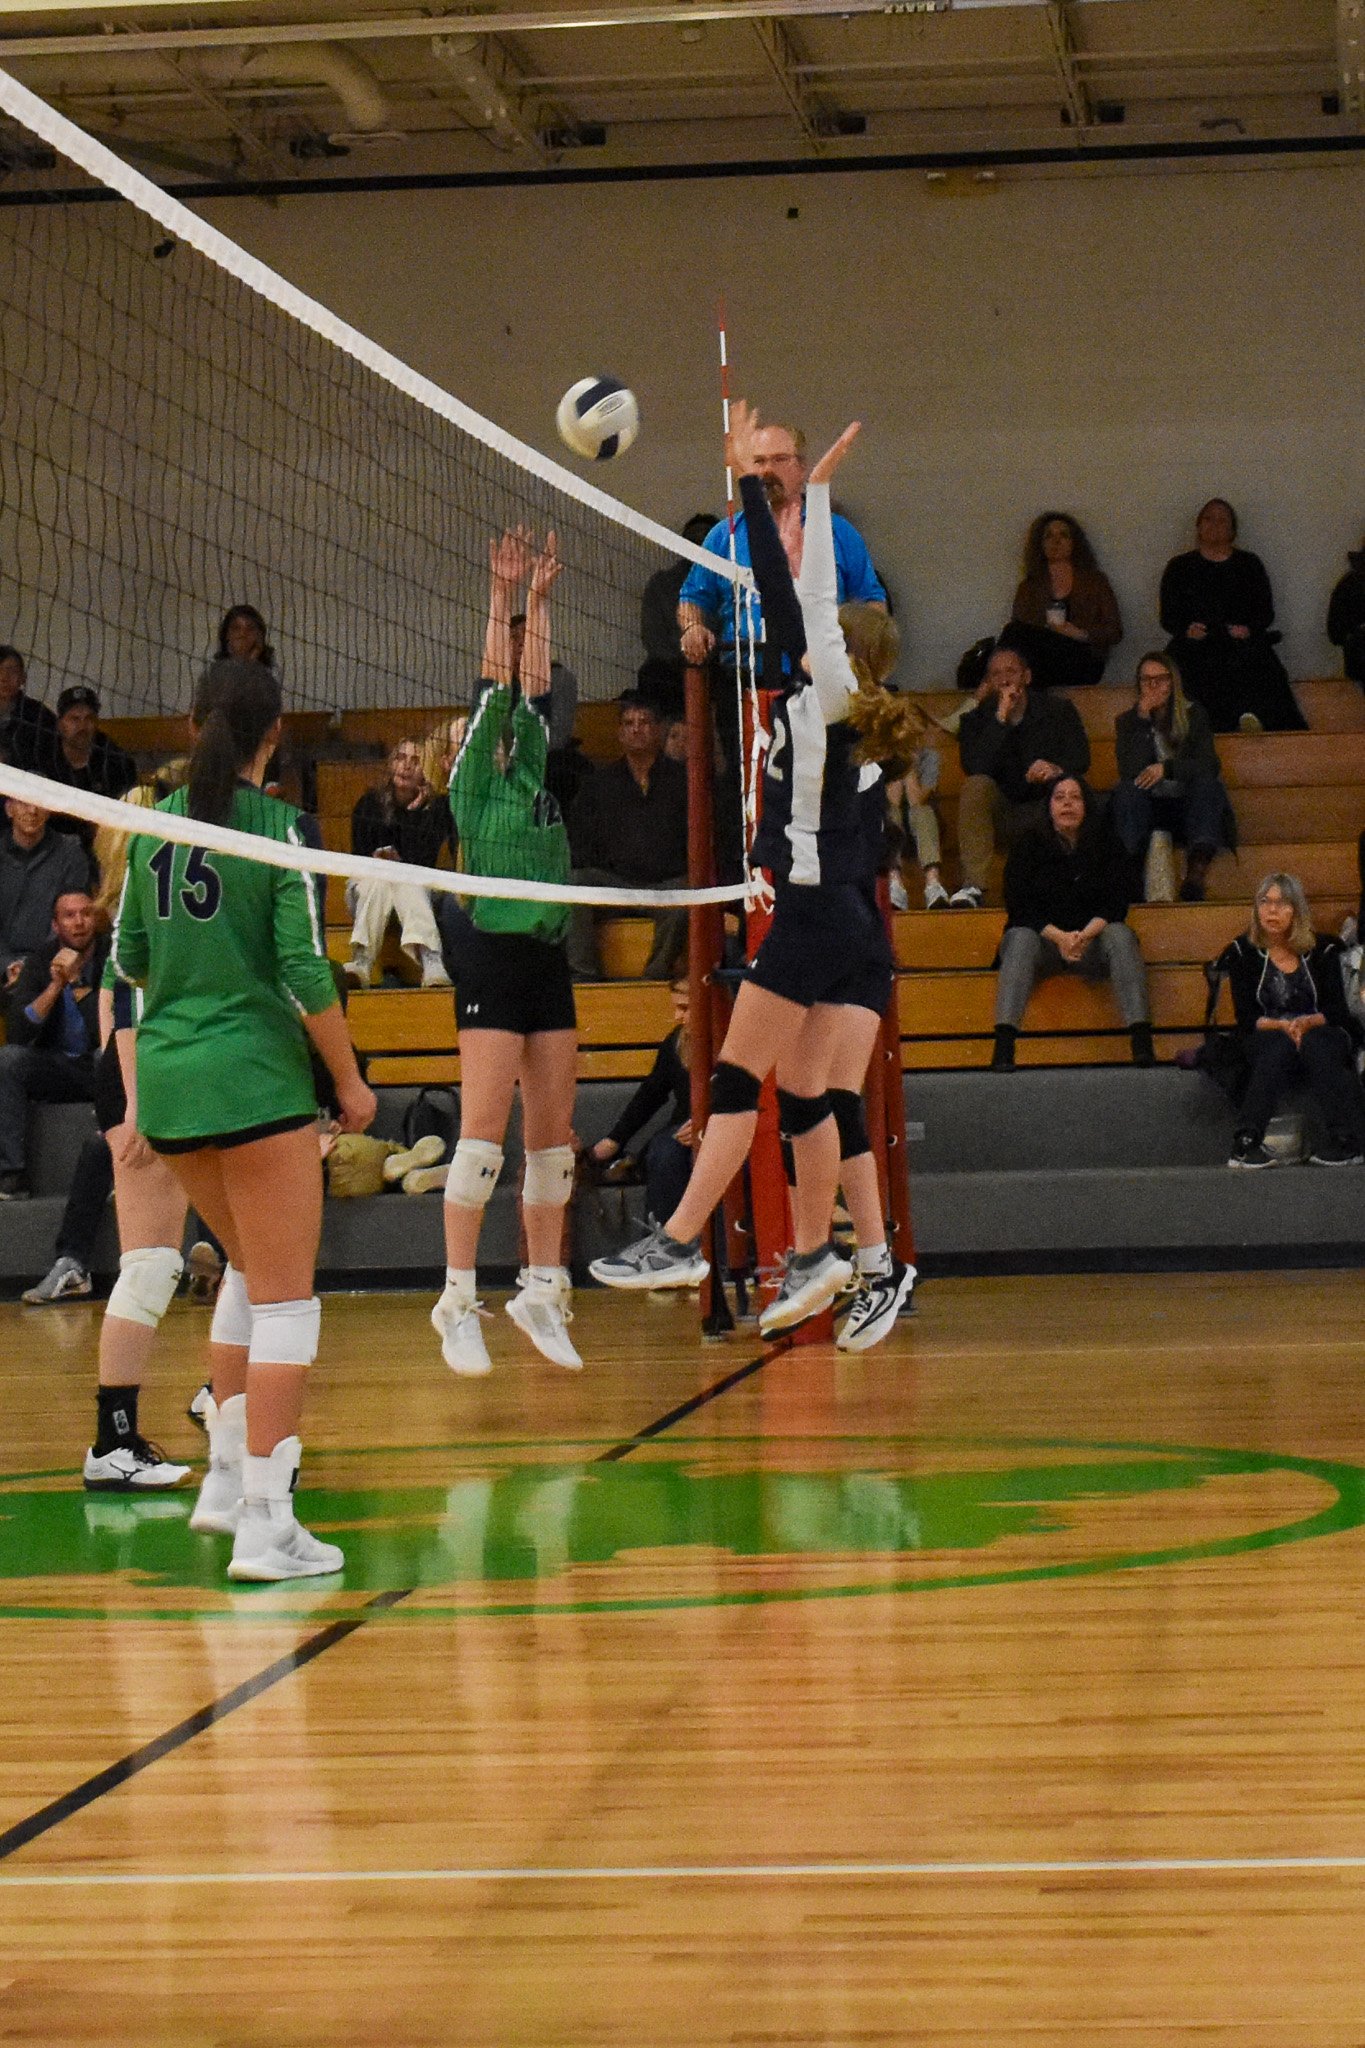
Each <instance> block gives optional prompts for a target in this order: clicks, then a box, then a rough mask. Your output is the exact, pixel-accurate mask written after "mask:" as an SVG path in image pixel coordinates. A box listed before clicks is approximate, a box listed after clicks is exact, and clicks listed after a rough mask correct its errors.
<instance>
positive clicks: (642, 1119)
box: [592, 972, 692, 1224]
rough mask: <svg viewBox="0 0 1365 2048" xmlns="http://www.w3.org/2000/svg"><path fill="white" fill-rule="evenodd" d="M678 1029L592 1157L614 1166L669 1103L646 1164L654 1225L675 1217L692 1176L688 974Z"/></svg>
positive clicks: (676, 1014) (678, 996)
mask: <svg viewBox="0 0 1365 2048" xmlns="http://www.w3.org/2000/svg"><path fill="white" fill-rule="evenodd" d="M669 993H670V994H671V996H672V998H673V1029H672V1030H671V1031H670V1032H669V1034H668V1036H667V1038H666V1039H665V1040H664V1042H663V1044H662V1045H661V1046H660V1047H659V1050H658V1052H657V1053H656V1054H655V1055H654V1064H653V1066H652V1067H651V1068H650V1070H649V1072H648V1073H647V1074H646V1075H645V1078H644V1080H643V1081H642V1082H641V1083H640V1085H639V1087H638V1088H637V1089H636V1091H635V1093H634V1094H633V1095H632V1096H631V1098H630V1101H629V1102H628V1103H627V1104H626V1106H625V1108H624V1109H623V1110H622V1111H621V1114H620V1116H618V1117H617V1119H616V1122H615V1123H614V1124H613V1125H612V1127H611V1129H610V1130H609V1131H608V1133H607V1135H606V1137H605V1138H599V1139H598V1141H597V1143H596V1144H595V1145H594V1146H593V1148H592V1156H593V1158H594V1160H595V1161H596V1162H597V1164H598V1165H599V1166H610V1165H611V1163H612V1161H613V1160H615V1159H619V1158H620V1156H621V1154H622V1153H623V1152H628V1151H629V1149H630V1146H631V1142H632V1140H633V1139H634V1138H635V1137H636V1136H637V1135H638V1133H639V1132H641V1131H642V1130H644V1128H645V1127H646V1125H647V1124H650V1123H652V1122H653V1121H654V1118H655V1117H656V1116H657V1115H658V1113H659V1111H660V1110H661V1109H662V1108H663V1107H664V1105H665V1103H667V1104H668V1105H669V1111H668V1120H667V1122H666V1123H665V1124H663V1125H662V1127H661V1128H660V1129H659V1130H657V1131H655V1132H654V1134H653V1136H652V1137H651V1138H650V1140H649V1142H648V1144H647V1145H646V1146H645V1149H644V1152H643V1154H642V1156H641V1159H640V1164H641V1166H642V1167H643V1168H644V1175H645V1192H646V1200H647V1202H648V1205H649V1220H650V1222H651V1223H652V1224H659V1223H662V1222H664V1221H665V1220H666V1218H668V1217H669V1216H671V1215H672V1214H673V1211H674V1210H675V1209H676V1208H677V1206H678V1204H679V1202H680V1201H681V1200H682V1198H683V1196H684V1195H685V1194H686V1193H687V1183H688V1181H689V1180H690V1178H691V1175H692V1076H691V1071H690V1065H689V1062H690V1060H691V1044H690V1041H689V1039H688V1035H687V1013H688V997H689V990H688V982H687V975H686V973H685V972H684V973H682V974H680V975H679V976H678V977H677V979H676V980H675V981H674V982H673V984H672V986H671V988H670V991H669Z"/></svg>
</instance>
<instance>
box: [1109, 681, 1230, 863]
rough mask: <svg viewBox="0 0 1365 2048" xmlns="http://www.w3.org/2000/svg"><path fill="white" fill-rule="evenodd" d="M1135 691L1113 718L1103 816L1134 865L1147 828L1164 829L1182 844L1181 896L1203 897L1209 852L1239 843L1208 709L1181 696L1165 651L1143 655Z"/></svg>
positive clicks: (1142, 852) (1142, 854) (1140, 858)
mask: <svg viewBox="0 0 1365 2048" xmlns="http://www.w3.org/2000/svg"><path fill="white" fill-rule="evenodd" d="M1137 693H1138V694H1137V703H1136V704H1134V705H1133V706H1132V708H1131V709H1130V710H1128V711H1121V712H1120V713H1119V715H1118V717H1117V718H1116V719H1115V720H1114V738H1115V741H1116V742H1117V748H1118V767H1119V780H1118V786H1117V787H1116V789H1115V790H1114V793H1113V795H1112V797H1111V798H1110V800H1109V801H1110V812H1109V815H1110V817H1111V819H1112V820H1113V825H1114V830H1115V831H1116V832H1117V834H1118V836H1119V839H1120V840H1121V842H1122V844H1123V847H1124V849H1125V851H1126V852H1127V853H1129V854H1131V855H1132V857H1133V859H1134V861H1135V862H1136V864H1137V866H1138V870H1139V872H1141V869H1142V866H1143V863H1144V862H1145V861H1146V858H1147V849H1148V846H1149V844H1150V842H1151V838H1152V834H1153V832H1158V831H1160V832H1168V833H1169V834H1170V836H1171V838H1172V839H1173V840H1175V841H1176V843H1177V844H1178V845H1180V846H1183V847H1184V848H1185V849H1186V857H1185V879H1184V881H1183V882H1182V884H1181V887H1180V900H1181V902H1182V903H1202V902H1203V900H1204V890H1205V886H1206V884H1207V881H1208V873H1209V868H1210V866H1211V864H1212V861H1213V857H1214V855H1215V854H1216V853H1217V852H1218V850H1219V848H1220V847H1224V846H1227V847H1235V846H1236V843H1237V837H1236V826H1235V821H1234V819H1233V816H1232V807H1231V805H1230V804H1229V803H1228V795H1227V791H1226V790H1225V789H1224V787H1223V779H1222V769H1221V768H1220V766H1219V762H1218V750H1217V748H1216V747H1215V746H1214V744H1213V732H1212V729H1211V727H1210V725H1209V715H1208V713H1207V711H1205V709H1204V707H1203V705H1202V704H1191V702H1190V700H1189V698H1188V697H1187V696H1186V695H1185V692H1184V689H1183V688H1182V686H1181V681H1180V670H1179V669H1178V668H1177V667H1176V664H1175V660H1174V657H1173V656H1172V655H1169V654H1144V655H1143V657H1142V659H1141V661H1140V662H1139V663H1138V666H1137ZM1148 900H1149V901H1152V902H1157V901H1162V900H1169V899H1168V898H1161V897H1158V896H1155V895H1150V896H1149V899H1148Z"/></svg>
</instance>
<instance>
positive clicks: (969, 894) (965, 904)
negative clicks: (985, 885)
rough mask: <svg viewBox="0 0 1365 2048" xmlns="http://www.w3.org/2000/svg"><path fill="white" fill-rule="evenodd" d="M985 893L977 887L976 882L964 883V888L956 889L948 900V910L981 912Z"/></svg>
mask: <svg viewBox="0 0 1365 2048" xmlns="http://www.w3.org/2000/svg"><path fill="white" fill-rule="evenodd" d="M984 893H985V892H984V891H983V890H981V889H978V888H977V887H976V885H975V883H974V882H964V884H963V885H962V887H961V888H960V889H954V891H953V893H952V895H951V896H950V897H949V898H948V908H949V909H950V910H980V908H981V898H982V896H983V894H984Z"/></svg>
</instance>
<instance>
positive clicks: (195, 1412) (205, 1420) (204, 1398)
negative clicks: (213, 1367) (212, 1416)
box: [185, 1380, 213, 1430]
mask: <svg viewBox="0 0 1365 2048" xmlns="http://www.w3.org/2000/svg"><path fill="white" fill-rule="evenodd" d="M212 1400H213V1387H212V1385H211V1383H210V1382H209V1381H208V1380H205V1382H204V1384H203V1386H202V1387H201V1388H200V1389H199V1392H198V1393H197V1394H196V1395H195V1396H194V1399H193V1400H192V1401H191V1402H190V1405H189V1407H188V1408H187V1409H186V1410H185V1413H186V1414H187V1415H188V1416H189V1418H190V1421H191V1422H192V1423H193V1424H194V1426H195V1428H196V1429H204V1430H206V1429H207V1428H208V1426H209V1405H210V1403H211V1402H212Z"/></svg>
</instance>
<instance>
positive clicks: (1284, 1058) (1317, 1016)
mask: <svg viewBox="0 0 1365 2048" xmlns="http://www.w3.org/2000/svg"><path fill="white" fill-rule="evenodd" d="M1217 966H1218V967H1219V968H1220V969H1221V970H1222V972H1223V973H1224V974H1226V975H1227V978H1228V986H1229V988H1230V989H1231V991H1232V1006H1233V1009H1234V1011H1235V1012H1236V1015H1237V1029H1238V1032H1239V1033H1240V1034H1241V1037H1242V1041H1243V1044H1244V1046H1245V1048H1246V1053H1247V1060H1248V1065H1249V1079H1248V1083H1247V1087H1246V1090H1245V1092H1244V1094H1243V1096H1242V1100H1241V1104H1240V1107H1239V1108H1238V1111H1237V1130H1236V1133H1235V1135H1234V1137H1233V1141H1232V1156H1231V1158H1230V1159H1229V1160H1228V1165H1229V1166H1240V1167H1257V1166H1273V1165H1274V1164H1275V1160H1274V1158H1273V1157H1272V1155H1271V1154H1270V1153H1269V1152H1268V1151H1267V1150H1266V1147H1265V1145H1264V1143H1263V1140H1264V1138H1265V1127H1266V1125H1267V1124H1268V1123H1269V1121H1270V1119H1271V1117H1272V1116H1273V1114H1274V1112H1275V1106H1276V1104H1277V1103H1278V1102H1279V1100H1280V1098H1281V1096H1282V1095H1283V1094H1284V1093H1285V1090H1286V1089H1287V1088H1289V1087H1290V1086H1291V1085H1292V1084H1293V1083H1294V1082H1295V1081H1299V1080H1302V1081H1305V1082H1306V1083H1307V1085H1308V1088H1309V1090H1310V1091H1311V1093H1312V1096H1313V1100H1314V1103H1315V1105H1316V1107H1317V1109H1318V1112H1319V1114H1320V1115H1321V1117H1322V1120H1323V1123H1324V1124H1325V1126H1326V1137H1325V1139H1324V1140H1323V1141H1322V1142H1320V1143H1318V1144H1316V1145H1314V1146H1313V1148H1312V1151H1311V1153H1310V1155H1309V1156H1310V1158H1311V1161H1312V1163H1313V1165H1314V1166H1359V1165H1360V1164H1361V1162H1362V1157H1365V1099H1362V1096H1361V1092H1360V1083H1359V1081H1358V1080H1357V1079H1356V1071H1355V1061H1354V1058H1353V1043H1354V1041H1353V1037H1352V1032H1351V1019H1350V1012H1349V1011H1348V1009H1347V1007H1346V995H1345V990H1344V988H1343V986H1342V979H1341V946H1340V943H1339V942H1338V941H1337V940H1336V939H1328V938H1317V937H1316V936H1315V935H1314V932H1313V920H1312V913H1311V912H1310V910H1309V908H1308V899H1307V898H1306V896H1305V895H1304V892H1303V884H1302V882H1301V881H1300V880H1299V878H1298V876H1297V875H1283V874H1276V875H1267V876H1266V877H1265V879H1264V881H1262V882H1259V883H1258V884H1257V887H1256V895H1255V899H1254V904H1253V908H1252V914H1251V929H1250V931H1249V932H1247V933H1246V934H1245V935H1244V936H1243V937H1242V938H1240V939H1234V940H1233V942H1232V944H1231V945H1230V946H1228V947H1226V948H1225V950H1224V951H1223V952H1222V953H1221V954H1220V955H1219V957H1218V961H1217Z"/></svg>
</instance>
